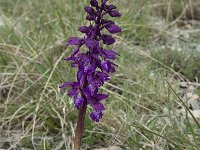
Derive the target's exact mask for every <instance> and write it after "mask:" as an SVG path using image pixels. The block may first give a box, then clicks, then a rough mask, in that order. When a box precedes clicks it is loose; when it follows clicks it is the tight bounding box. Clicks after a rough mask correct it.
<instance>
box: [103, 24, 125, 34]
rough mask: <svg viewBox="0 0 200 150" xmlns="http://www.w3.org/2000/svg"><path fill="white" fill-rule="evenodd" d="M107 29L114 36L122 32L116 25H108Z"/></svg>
mask: <svg viewBox="0 0 200 150" xmlns="http://www.w3.org/2000/svg"><path fill="white" fill-rule="evenodd" d="M106 29H107V30H108V31H109V32H110V33H112V34H115V33H118V32H121V31H122V29H121V28H120V27H119V26H117V25H116V24H111V25H108V26H107V27H106Z"/></svg>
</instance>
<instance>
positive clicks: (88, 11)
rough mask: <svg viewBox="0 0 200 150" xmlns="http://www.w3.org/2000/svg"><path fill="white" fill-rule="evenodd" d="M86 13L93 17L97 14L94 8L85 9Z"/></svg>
mask: <svg viewBox="0 0 200 150" xmlns="http://www.w3.org/2000/svg"><path fill="white" fill-rule="evenodd" d="M85 11H86V12H87V13H89V14H91V15H94V14H95V10H94V9H93V8H92V7H89V6H87V7H85Z"/></svg>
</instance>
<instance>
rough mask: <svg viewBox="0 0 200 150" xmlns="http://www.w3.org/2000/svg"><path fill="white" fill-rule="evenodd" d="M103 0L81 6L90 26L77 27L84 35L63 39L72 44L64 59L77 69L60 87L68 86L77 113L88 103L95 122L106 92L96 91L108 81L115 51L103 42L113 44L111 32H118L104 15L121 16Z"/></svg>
mask: <svg viewBox="0 0 200 150" xmlns="http://www.w3.org/2000/svg"><path fill="white" fill-rule="evenodd" d="M107 1H108V0H101V2H99V1H97V0H90V6H87V7H85V11H86V13H87V16H86V20H88V21H89V22H90V25H89V26H81V27H80V28H79V29H78V30H79V31H80V32H81V33H84V34H85V35H84V37H82V38H80V37H71V38H69V39H68V40H67V45H68V46H75V49H74V51H73V52H72V54H71V55H70V56H69V57H68V58H66V59H65V60H66V61H70V62H71V66H72V67H75V68H77V76H76V81H75V82H66V83H64V84H62V85H61V86H60V88H66V87H68V88H70V89H69V90H68V96H69V97H72V98H73V100H74V105H75V107H76V108H77V109H79V110H80V112H79V115H81V114H80V113H84V112H83V111H81V108H83V107H84V108H86V107H87V105H91V106H92V108H93V111H92V112H91V114H90V118H91V119H92V120H93V121H95V122H99V121H100V119H101V118H102V116H103V111H104V110H105V106H104V105H103V103H102V100H105V99H106V98H107V97H108V95H107V94H104V93H99V88H100V87H101V86H103V85H104V83H105V82H106V81H108V80H110V76H109V73H114V72H115V67H116V66H117V65H116V64H114V63H113V60H115V59H116V58H117V56H118V54H117V53H116V52H115V51H114V50H112V49H108V50H107V49H105V48H104V47H103V45H112V44H114V43H115V42H116V41H115V39H114V37H113V36H112V35H113V34H116V33H119V32H121V31H122V30H121V28H120V27H119V26H118V25H117V24H115V22H113V21H111V20H108V19H105V16H106V15H108V16H111V17H120V16H121V14H120V13H119V12H118V11H117V10H116V9H117V7H116V6H114V5H111V4H108V2H107ZM108 33H110V34H108ZM83 46H85V47H86V48H87V49H88V50H87V51H86V52H82V51H81V49H83ZM85 110H86V109H85ZM77 126H78V124H77Z"/></svg>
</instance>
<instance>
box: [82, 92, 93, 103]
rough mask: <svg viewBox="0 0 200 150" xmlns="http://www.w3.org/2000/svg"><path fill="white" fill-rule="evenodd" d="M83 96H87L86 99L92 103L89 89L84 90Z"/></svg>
mask: <svg viewBox="0 0 200 150" xmlns="http://www.w3.org/2000/svg"><path fill="white" fill-rule="evenodd" d="M82 92H83V95H84V96H85V98H86V99H87V102H88V103H92V98H91V96H90V92H89V91H88V90H87V89H83V91H82Z"/></svg>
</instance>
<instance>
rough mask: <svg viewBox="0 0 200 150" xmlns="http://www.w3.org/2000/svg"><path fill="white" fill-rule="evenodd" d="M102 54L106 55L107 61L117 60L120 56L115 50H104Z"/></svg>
mask: <svg viewBox="0 0 200 150" xmlns="http://www.w3.org/2000/svg"><path fill="white" fill-rule="evenodd" d="M102 53H103V55H104V58H107V59H115V58H116V55H118V54H117V53H116V52H115V51H113V50H102Z"/></svg>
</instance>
